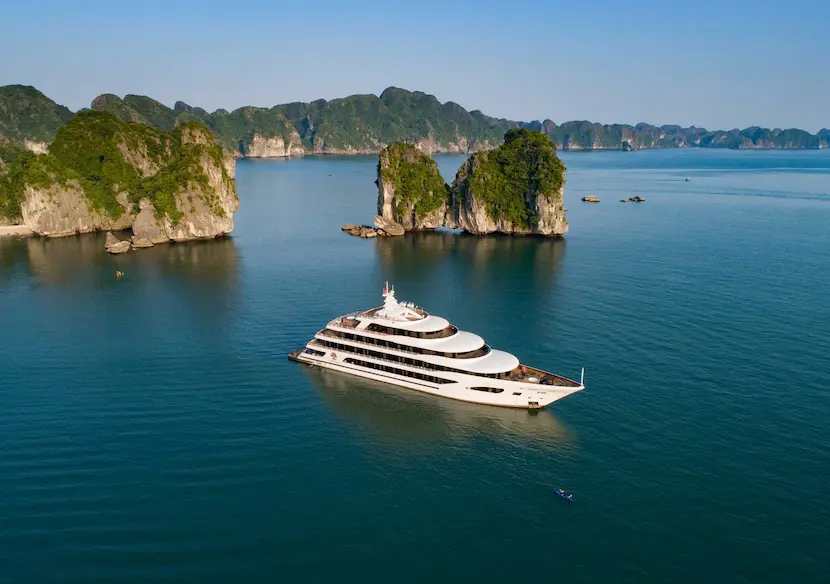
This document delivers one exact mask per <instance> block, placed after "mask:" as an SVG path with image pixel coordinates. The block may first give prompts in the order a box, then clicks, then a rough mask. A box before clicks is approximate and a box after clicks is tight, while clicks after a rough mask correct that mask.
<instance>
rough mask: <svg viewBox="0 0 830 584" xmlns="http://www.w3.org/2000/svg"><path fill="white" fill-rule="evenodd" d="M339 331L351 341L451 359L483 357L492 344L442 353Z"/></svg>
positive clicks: (340, 334) (339, 333) (338, 333)
mask: <svg viewBox="0 0 830 584" xmlns="http://www.w3.org/2000/svg"><path fill="white" fill-rule="evenodd" d="M331 332H335V333H337V335H338V336H340V337H341V338H344V339H348V340H350V341H360V342H363V343H370V344H372V345H377V346H379V347H386V348H387V349H394V350H396V351H404V352H406V353H417V354H418V355H431V356H434V357H447V358H449V359H472V358H474V357H483V356H484V355H486V354H488V353H489V352H490V350H491V349H490V346H489V345H484V346H483V347H481V348H480V349H476V350H475V351H466V352H464V353H442V352H441V351H432V350H430V349H421V348H420V347H410V346H409V345H400V344H398V343H394V342H391V341H386V340H383V339H376V338H374V337H364V336H362V335H355V334H353V333H341V332H340V331H331Z"/></svg>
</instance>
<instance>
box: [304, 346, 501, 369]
mask: <svg viewBox="0 0 830 584" xmlns="http://www.w3.org/2000/svg"><path fill="white" fill-rule="evenodd" d="M314 342H316V343H320V344H321V345H323V346H324V347H328V348H329V349H336V350H338V351H343V352H346V353H355V354H357V355H366V356H367V357H372V358H374V359H380V360H382V361H392V362H394V363H402V364H404V365H410V366H412V367H420V368H422V369H430V370H432V371H448V372H450V373H463V374H464V375H476V376H478V377H489V378H491V379H497V378H498V377H499V375H500V374H498V373H474V372H472V371H464V370H462V369H453V368H452V367H444V366H443V365H436V364H434V363H428V362H426V361H420V360H418V359H410V358H409V357H402V356H400V355H390V354H388V353H381V352H380V351H373V350H371V349H364V348H363V347H353V346H351V345H344V344H342V343H335V342H334V341H325V340H323V339H314Z"/></svg>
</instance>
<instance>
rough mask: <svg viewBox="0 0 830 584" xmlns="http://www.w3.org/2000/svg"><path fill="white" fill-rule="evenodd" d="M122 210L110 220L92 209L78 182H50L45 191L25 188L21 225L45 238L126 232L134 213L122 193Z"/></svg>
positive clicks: (120, 202) (40, 188) (119, 200)
mask: <svg viewBox="0 0 830 584" xmlns="http://www.w3.org/2000/svg"><path fill="white" fill-rule="evenodd" d="M118 202H119V204H120V205H121V206H122V207H123V212H122V214H121V216H120V217H118V218H113V217H110V216H109V215H107V214H105V213H101V212H98V211H96V210H95V209H94V208H92V207H91V206H90V204H89V200H88V199H87V197H86V195H85V194H84V190H83V188H82V187H81V185H80V183H78V181H74V180H71V181H68V182H67V183H65V184H59V183H54V184H52V185H50V186H48V187H47V188H43V187H32V186H26V191H25V196H24V198H23V201H22V203H21V204H20V210H21V214H22V216H23V225H25V226H26V227H28V228H29V229H31V230H32V231H34V232H35V233H37V234H38V235H44V236H48V237H66V236H68V235H77V234H81V233H92V232H93V231H119V230H122V229H129V227H130V225H131V224H132V221H133V219H134V218H135V214H134V213H133V206H132V204H130V202H129V200H128V197H127V194H126V193H119V195H118Z"/></svg>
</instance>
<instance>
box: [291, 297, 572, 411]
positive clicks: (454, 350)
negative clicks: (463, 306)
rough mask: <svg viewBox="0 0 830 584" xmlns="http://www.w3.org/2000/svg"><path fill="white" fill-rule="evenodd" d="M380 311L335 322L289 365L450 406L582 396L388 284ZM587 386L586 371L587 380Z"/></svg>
mask: <svg viewBox="0 0 830 584" xmlns="http://www.w3.org/2000/svg"><path fill="white" fill-rule="evenodd" d="M383 296H384V301H383V306H379V307H377V308H372V309H371V310H366V311H364V312H354V313H351V314H347V315H344V316H341V317H339V318H336V319H334V320H332V321H331V322H330V323H328V325H327V326H326V328H324V329H323V330H321V331H320V332H318V333H317V334H316V335H315V336H314V338H313V339H312V340H311V341H309V343H308V344H307V345H306V347H305V348H304V349H302V350H300V351H295V352H293V353H291V354H289V356H288V357H289V359H292V360H294V361H300V362H302V363H308V364H309V365H313V366H318V367H325V368H327V369H334V370H336V371H341V372H343V373H349V374H352V375H356V376H358V377H366V378H369V379H374V380H377V381H383V382H386V383H391V384H394V385H400V386H403V387H408V388H410V389H415V390H418V391H422V392H425V393H431V394H434V395H440V396H444V397H448V398H452V399H457V400H462V401H467V402H474V403H479V404H487V405H494V406H503V407H511V408H526V409H539V408H544V407H545V406H548V405H550V404H551V403H553V402H555V401H556V400H558V399H562V398H563V397H565V396H567V395H570V394H572V393H574V392H576V391H579V390H581V389H584V388H585V386H584V385H583V383H582V380H580V381H574V380H572V379H567V378H565V377H561V376H559V375H554V374H553V373H548V372H546V371H542V370H540V369H534V368H532V367H527V366H525V365H521V364H520V363H519V360H518V359H517V358H516V357H514V356H513V355H511V354H510V353H506V352H504V351H497V350H496V349H491V348H490V347H489V346H488V345H487V344H485V342H484V339H482V338H481V337H480V336H478V335H475V334H473V333H469V332H465V331H461V330H458V329H457V328H456V327H454V326H452V325H451V324H450V323H449V322H448V321H447V320H445V319H443V318H441V317H440V316H435V315H433V314H428V313H426V312H425V311H424V310H423V309H421V308H420V307H418V306H415V305H414V304H413V303H411V302H398V301H397V300H396V299H395V290H394V289H390V288H389V286H388V284H387V286H386V288H384V291H383ZM582 377H583V379H584V370H583V375H582Z"/></svg>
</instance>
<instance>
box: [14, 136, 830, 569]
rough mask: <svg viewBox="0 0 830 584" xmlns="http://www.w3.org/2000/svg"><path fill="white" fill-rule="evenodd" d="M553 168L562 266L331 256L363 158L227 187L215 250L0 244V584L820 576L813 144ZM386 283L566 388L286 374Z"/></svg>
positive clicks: (278, 170)
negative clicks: (498, 399) (444, 393)
mask: <svg viewBox="0 0 830 584" xmlns="http://www.w3.org/2000/svg"><path fill="white" fill-rule="evenodd" d="M563 158H564V159H565V161H566V163H567V165H568V186H567V194H566V205H567V207H569V212H568V218H569V221H570V225H571V232H570V234H569V235H568V236H567V238H566V239H564V240H561V241H550V240H543V239H535V238H506V237H488V238H475V237H467V236H461V235H458V234H454V233H433V234H420V235H411V236H407V237H404V238H396V239H389V240H375V241H372V240H369V241H367V240H360V239H357V238H351V237H349V236H347V235H344V234H341V233H340V231H339V226H340V224H341V223H346V222H361V221H369V220H370V219H371V216H372V215H373V209H374V206H375V201H376V192H375V190H374V185H373V180H374V166H375V159H374V158H372V157H366V158H305V159H299V160H290V161H280V162H277V161H261V162H253V161H244V162H241V163H240V164H239V167H238V185H239V192H240V197H241V200H242V208H241V210H240V211H239V213H238V215H237V221H236V233H235V234H234V235H233V237H232V238H227V239H224V240H221V241H216V242H207V243H198V244H181V245H171V246H165V247H156V248H153V249H150V250H143V251H140V252H136V253H130V254H127V255H124V256H110V255H107V254H106V253H104V251H103V238H102V237H98V236H88V237H79V238H73V239H66V240H53V241H44V240H40V239H30V240H26V241H17V240H14V241H10V240H0V339H2V341H1V342H0V380H1V382H0V449H2V450H0V452H1V453H2V456H0V581H3V582H21V583H24V582H25V583H30V582H84V583H92V582H120V583H128V582H148V581H153V582H200V583H206V582H242V581H283V582H305V581H308V582H331V581H343V580H354V581H361V582H390V581H395V582H422V581H431V582H469V581H477V582H528V581H536V582H548V581H551V582H553V581H562V582H637V583H645V582H702V581H719V582H727V581H729V582H818V581H826V578H827V573H828V569H830V565H829V564H830V559H829V558H828V551H827V550H828V549H830V504H828V480H830V396H829V395H828V392H830V363H828V356H829V355H830V302H829V301H828V292H830V257H828V242H830V240H829V239H828V234H829V233H830V151H813V152H808V151H802V152H719V151H641V152H634V153H618V152H614V153H591V154H580V153H574V154H571V153H566V154H565V155H564V156H563ZM460 163H461V159H460V158H458V157H453V156H446V157H439V164H440V166H441V169H442V171H443V172H444V173H445V177H447V178H451V177H452V176H453V174H454V171H455V169H456V168H457V167H458V165H459V164H460ZM686 178H690V179H691V180H690V181H688V182H687V181H685V180H684V179H686ZM586 194H596V195H599V196H600V197H601V198H602V203H600V204H599V205H590V204H584V203H581V202H579V199H580V198H581V197H582V196H584V195H586ZM635 194H639V195H641V196H644V197H646V198H647V199H648V200H647V202H646V203H645V204H642V205H635V204H631V203H629V204H626V205H623V204H621V203H619V202H617V201H618V199H620V198H623V197H628V196H632V195H635ZM116 269H119V270H122V271H124V272H125V273H126V276H125V277H124V279H123V280H116V279H115V276H114V274H115V270H116ZM385 280H389V281H391V282H393V283H394V284H395V286H396V287H397V289H398V292H399V296H400V297H402V298H404V299H407V300H413V301H416V302H418V303H419V304H421V305H422V306H424V307H425V308H426V309H427V310H430V311H432V312H435V313H437V314H441V315H444V316H446V317H448V318H450V319H451V320H452V321H453V322H454V323H456V324H457V325H459V326H460V327H462V328H466V329H469V330H473V331H475V332H478V333H480V334H481V335H482V336H484V338H485V339H487V340H488V341H489V342H490V343H491V344H492V345H493V346H495V347H498V348H503V349H506V350H509V351H511V352H514V353H516V354H517V355H519V356H520V357H521V359H522V360H523V361H524V362H527V363H529V364H532V365H535V366H539V367H543V368H547V369H551V370H554V371H556V372H559V373H562V374H565V375H570V376H577V375H579V370H580V368H581V367H583V366H584V367H585V371H586V385H587V389H586V390H585V391H584V392H581V393H579V394H576V395H574V396H572V397H569V398H567V399H565V400H563V401H561V402H558V403H557V404H555V407H554V408H553V409H552V410H548V411H545V412H542V413H539V414H537V415H534V414H529V413H527V412H524V411H512V410H502V409H497V408H488V407H483V406H474V405H468V404H463V403H456V402H452V401H444V400H441V399H440V398H434V397H431V396H424V395H420V394H416V393H412V392H409V391H407V390H401V389H395V388H392V387H389V386H384V385H379V384H374V383H371V382H365V381H356V380H353V379H350V378H348V377H344V376H341V375H339V374H336V373H331V372H325V371H314V370H309V369H307V368H305V367H303V366H300V365H298V364H295V363H291V362H289V361H287V360H286V358H285V355H286V353H288V352H289V351H291V350H293V349H296V348H298V347H300V346H302V345H303V344H304V342H305V341H306V340H307V339H308V338H310V337H311V336H312V335H313V334H314V332H315V331H316V330H318V328H320V327H322V326H323V325H324V323H326V322H327V321H328V320H329V319H330V318H332V317H333V316H336V315H339V314H342V313H345V312H348V311H351V310H354V309H358V308H363V307H369V306H374V305H377V304H378V302H379V300H380V297H379V294H380V291H381V287H382V283H383V282H384V281H385ZM556 487H563V488H566V489H568V490H572V491H573V492H574V493H575V497H576V501H575V502H574V503H571V504H569V503H567V502H565V501H563V500H561V499H558V498H556V497H555V496H554V495H553V493H552V490H553V489H554V488H556Z"/></svg>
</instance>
